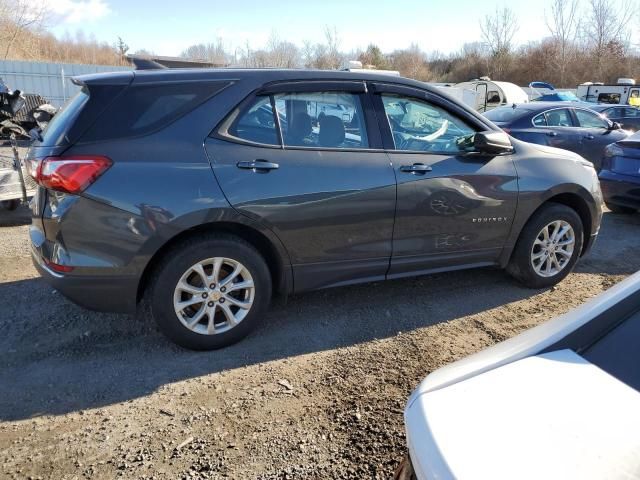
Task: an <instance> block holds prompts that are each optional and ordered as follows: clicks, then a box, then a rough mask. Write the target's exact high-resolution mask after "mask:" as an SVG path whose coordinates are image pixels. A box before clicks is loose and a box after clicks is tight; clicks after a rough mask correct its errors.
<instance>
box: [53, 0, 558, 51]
mask: <svg viewBox="0 0 640 480" xmlns="http://www.w3.org/2000/svg"><path fill="white" fill-rule="evenodd" d="M46 1H47V3H48V4H49V7H50V10H51V11H53V12H54V13H55V14H56V16H55V21H54V23H53V26H52V30H53V32H54V33H55V34H56V35H58V36H61V35H63V34H65V32H69V33H70V34H71V35H74V34H75V33H76V31H78V30H83V31H84V33H85V34H87V35H89V34H93V35H95V37H96V38H97V39H98V40H101V41H106V42H108V43H111V44H113V43H114V42H115V41H116V39H117V37H118V36H120V37H122V38H123V40H124V41H125V42H126V43H127V44H128V45H129V47H130V52H135V51H136V50H139V49H143V48H144V49H147V50H149V51H152V52H154V53H156V54H158V55H178V54H180V52H182V51H183V50H184V49H185V48H186V47H188V46H190V45H193V44H197V43H207V42H212V41H215V40H216V39H217V38H222V39H223V40H224V43H225V46H226V48H227V50H228V51H230V52H231V53H233V52H234V51H236V49H239V48H243V47H245V45H246V44H247V42H249V44H250V45H251V47H252V48H253V49H257V48H260V47H262V46H264V45H265V44H266V42H267V40H268V38H269V37H270V36H271V35H273V34H275V35H277V36H278V37H279V38H280V39H282V40H289V41H291V42H293V43H295V44H297V45H299V46H302V44H303V42H304V41H305V40H309V41H311V42H312V43H317V42H322V41H323V40H324V29H325V27H327V26H329V27H331V28H333V27H335V29H336V30H337V33H338V38H339V40H340V49H341V50H342V51H347V52H348V51H351V50H356V49H365V48H366V47H367V45H368V44H369V43H374V44H376V45H378V46H379V47H380V48H381V49H382V51H383V52H390V51H392V50H394V49H398V48H406V47H408V46H409V45H410V44H411V43H417V44H418V46H419V47H420V48H421V49H422V50H424V51H426V52H433V51H440V52H442V53H445V54H447V53H451V52H454V51H457V50H459V49H460V47H461V46H462V45H463V44H464V43H468V42H474V41H479V40H480V36H481V33H480V27H479V21H480V19H482V18H483V17H484V16H485V15H486V14H487V13H492V12H495V10H496V8H502V7H504V6H505V5H506V3H505V2H503V1H502V2H501V1H494V0H482V1H480V0H455V1H445V0H396V1H389V0H378V1H373V0H369V1H363V0H342V1H340V0H316V1H310V0H298V1H291V0H235V1H234V0H224V1H220V0H206V1H205V0H181V1H176V0H173V1H171V2H168V1H162V0H155V1H150V0H46ZM550 3H551V0H538V1H537V2H531V1H530V0H529V1H522V0H512V1H510V2H508V6H509V8H511V9H512V10H513V11H514V12H515V14H516V16H517V17H518V20H519V28H518V31H517V33H516V36H515V39H514V41H515V43H516V44H520V43H527V42H528V41H531V40H539V39H541V38H542V37H544V36H546V35H547V29H546V26H545V10H546V11H547V12H548V11H549V5H550ZM238 54H239V50H238Z"/></svg>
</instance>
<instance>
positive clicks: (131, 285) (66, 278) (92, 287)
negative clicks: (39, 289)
mask: <svg viewBox="0 0 640 480" xmlns="http://www.w3.org/2000/svg"><path fill="white" fill-rule="evenodd" d="M31 258H32V260H33V265H34V266H35V267H36V270H38V273H39V274H40V276H41V277H42V278H43V279H44V281H45V282H47V283H48V284H49V285H51V286H52V287H53V288H55V289H56V290H58V291H59V292H60V293H61V294H62V295H64V296H65V297H67V298H68V299H69V300H71V301H72V302H74V303H76V304H78V305H80V306H81V307H84V308H87V309H89V310H95V311H99V312H115V313H134V312H135V311H136V306H137V301H136V300H137V285H138V283H137V280H136V279H135V278H132V277H129V276H126V277H125V276H115V275H97V274H95V273H93V274H92V273H86V272H83V271H82V269H75V270H74V271H73V272H72V273H68V274H63V273H58V272H54V271H53V270H51V269H50V268H49V267H48V266H47V265H46V264H45V262H44V260H43V258H42V256H41V255H40V254H39V253H38V252H37V250H36V249H35V248H34V249H32V250H31Z"/></svg>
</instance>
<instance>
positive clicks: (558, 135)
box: [483, 102, 631, 169]
mask: <svg viewBox="0 0 640 480" xmlns="http://www.w3.org/2000/svg"><path fill="white" fill-rule="evenodd" d="M583 105H584V104H579V103H573V102H532V103H524V104H519V105H516V104H514V105H511V106H508V107H500V108H495V109H493V110H491V111H489V112H486V113H484V114H483V115H484V116H485V117H487V118H488V119H489V120H491V121H492V122H493V123H495V124H496V125H497V126H499V127H500V128H502V129H503V130H504V131H505V132H507V133H508V134H509V135H511V136H512V137H514V138H517V139H518V140H522V141H523V142H529V143H536V144H538V145H545V146H547V147H555V148H562V149H564V150H569V151H571V152H574V153H577V154H578V155H580V156H582V157H583V158H585V159H587V160H589V161H590V162H591V163H593V164H594V166H595V167H596V169H600V161H601V159H602V156H603V153H604V149H605V148H606V147H607V145H610V144H612V143H615V142H617V141H619V140H624V139H625V138H627V137H628V136H629V135H630V134H631V132H628V131H626V130H622V129H621V128H620V125H619V124H617V123H614V122H612V121H611V120H609V119H607V118H605V117H604V116H602V115H600V114H599V113H596V112H594V111H593V110H591V109H590V108H587V107H585V106H583Z"/></svg>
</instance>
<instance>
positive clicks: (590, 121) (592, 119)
mask: <svg viewBox="0 0 640 480" xmlns="http://www.w3.org/2000/svg"><path fill="white" fill-rule="evenodd" d="M575 112H576V117H577V118H578V124H579V125H580V126H581V127H582V128H607V127H608V126H609V125H608V124H607V122H606V121H605V120H604V119H603V118H602V117H601V116H600V115H598V114H597V113H594V112H588V111H586V110H576V111H575Z"/></svg>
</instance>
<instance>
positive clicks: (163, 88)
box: [81, 81, 229, 143]
mask: <svg viewBox="0 0 640 480" xmlns="http://www.w3.org/2000/svg"><path fill="white" fill-rule="evenodd" d="M227 85H229V82H228V81H219V82H198V83H196V82H184V83H168V84H167V83H165V84H153V85H139V86H136V85H132V86H130V87H129V88H127V89H126V90H125V91H124V92H122V93H121V94H120V95H118V96H117V98H116V99H114V101H113V102H112V103H111V104H110V105H109V106H108V107H107V108H106V110H105V111H104V112H103V113H102V114H101V115H100V117H99V118H98V120H97V121H96V122H95V123H94V124H93V126H92V127H91V128H90V129H89V130H88V131H87V132H86V133H85V134H84V135H83V136H82V138H81V141H82V142H83V143H85V142H96V141H102V140H110V139H114V138H127V137H138V136H143V135H148V134H151V133H154V132H156V131H158V130H160V129H163V128H165V127H167V126H168V125H170V124H171V123H173V122H174V121H176V120H178V119H179V118H181V117H182V116H184V115H185V114H187V113H188V112H190V111H192V110H193V109H194V108H196V107H198V106H199V105H201V104H202V103H204V102H205V101H206V100H208V99H209V98H211V97H212V96H214V95H215V94H217V93H218V92H220V91H221V90H222V89H223V88H225V87H226V86H227Z"/></svg>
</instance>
